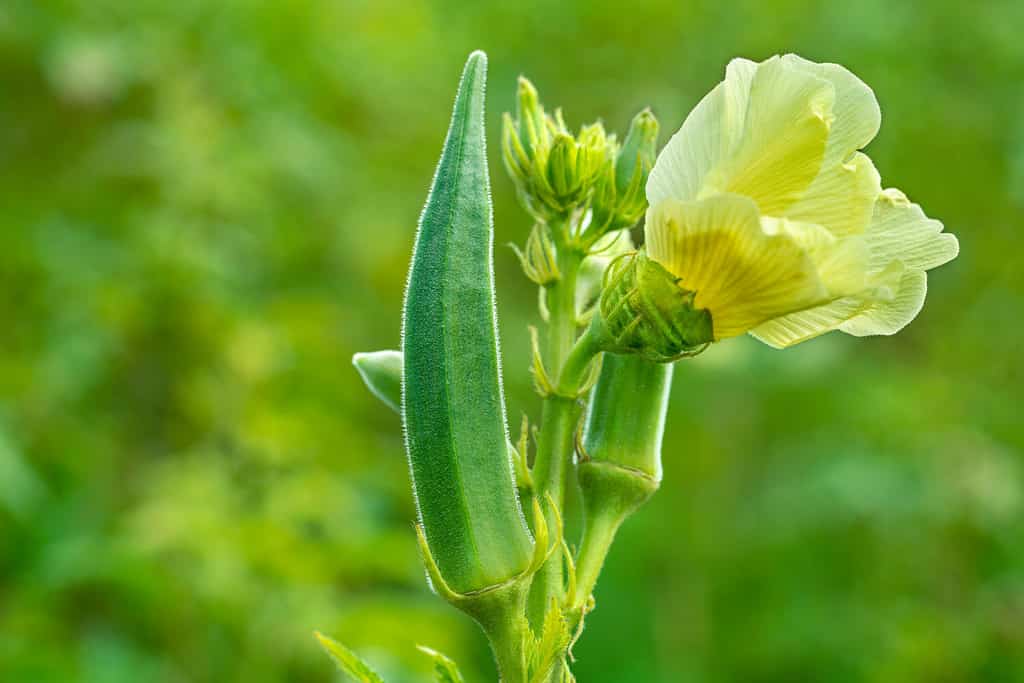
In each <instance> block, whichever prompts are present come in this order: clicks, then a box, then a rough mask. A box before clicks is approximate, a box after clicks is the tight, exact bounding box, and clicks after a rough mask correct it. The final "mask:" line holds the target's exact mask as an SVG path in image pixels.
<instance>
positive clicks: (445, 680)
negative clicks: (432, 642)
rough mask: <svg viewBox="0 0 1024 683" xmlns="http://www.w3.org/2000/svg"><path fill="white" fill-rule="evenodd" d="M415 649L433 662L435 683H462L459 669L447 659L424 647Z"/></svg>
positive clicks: (419, 646) (420, 646)
mask: <svg viewBox="0 0 1024 683" xmlns="http://www.w3.org/2000/svg"><path fill="white" fill-rule="evenodd" d="M416 648H417V649H418V650H419V651H420V652H422V653H423V654H425V655H427V656H428V657H430V658H431V659H433V660H434V675H435V679H436V680H437V683H464V681H463V678H462V674H461V673H459V667H458V666H456V665H455V662H453V661H452V660H451V659H449V658H448V657H446V656H444V655H443V654H441V653H440V652H438V651H437V650H434V649H431V648H429V647H426V646H424V645H417V646H416Z"/></svg>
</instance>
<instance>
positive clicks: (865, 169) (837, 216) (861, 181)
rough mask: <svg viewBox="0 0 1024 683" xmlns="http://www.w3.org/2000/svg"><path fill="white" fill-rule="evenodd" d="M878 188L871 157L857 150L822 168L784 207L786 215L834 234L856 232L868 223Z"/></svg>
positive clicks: (879, 189)
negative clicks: (841, 159)
mask: <svg viewBox="0 0 1024 683" xmlns="http://www.w3.org/2000/svg"><path fill="white" fill-rule="evenodd" d="M881 191H882V185H881V179H880V178H879V176H878V171H876V170H875V166H874V164H872V163H871V159H869V158H868V157H867V155H865V154H861V153H859V152H857V153H855V154H854V155H853V157H852V158H851V159H850V160H849V161H846V162H841V163H837V164H834V165H832V166H830V167H828V168H823V169H822V171H821V173H819V174H818V177H817V178H815V179H814V182H812V183H811V186H810V187H809V188H807V192H806V193H805V194H804V196H803V197H801V198H800V200H799V201H797V202H796V203H795V204H793V205H792V206H791V207H789V208H788V209H787V210H786V217H788V218H792V219H794V220H798V221H804V222H807V223H817V224H818V225H823V226H825V227H826V228H828V229H829V231H831V232H832V234H834V235H836V236H837V237H844V236H847V235H856V234H859V233H862V232H864V231H865V230H866V229H867V226H868V225H869V224H870V222H871V213H872V209H873V207H874V204H875V198H877V197H878V194H879V193H880V192H881Z"/></svg>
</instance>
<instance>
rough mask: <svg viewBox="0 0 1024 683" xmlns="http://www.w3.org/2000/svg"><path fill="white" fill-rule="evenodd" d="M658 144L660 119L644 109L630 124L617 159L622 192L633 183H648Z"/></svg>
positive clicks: (617, 183)
mask: <svg viewBox="0 0 1024 683" xmlns="http://www.w3.org/2000/svg"><path fill="white" fill-rule="evenodd" d="M657 144H658V119H656V118H654V114H653V113H651V110H650V109H644V110H643V111H642V112H640V113H639V114H637V115H636V116H634V117H633V121H632V122H631V123H630V124H629V132H628V133H626V139H625V141H624V142H623V143H622V149H621V150H620V151H619V156H618V159H616V160H615V184H616V187H617V188H618V190H619V192H620V193H625V192H626V191H627V189H628V188H629V187H630V186H631V185H634V184H639V185H640V187H641V188H643V186H644V185H646V184H647V174H648V173H650V171H651V167H652V166H654V160H655V158H656V157H657V154H658V150H657ZM645 205H646V201H645Z"/></svg>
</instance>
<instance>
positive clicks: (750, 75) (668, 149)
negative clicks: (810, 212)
mask: <svg viewBox="0 0 1024 683" xmlns="http://www.w3.org/2000/svg"><path fill="white" fill-rule="evenodd" d="M834 97H835V95H834V90H833V86H832V84H831V82H829V81H828V80H825V79H822V78H819V77H817V76H815V75H813V74H811V73H807V72H806V70H798V69H795V68H791V67H790V66H788V65H787V64H786V63H785V62H784V61H783V60H782V58H780V57H773V58H771V59H769V60H767V61H765V62H762V63H760V64H755V63H753V62H750V61H748V60H740V59H737V60H733V61H732V62H730V64H729V67H728V68H727V69H726V78H725V81H723V82H722V83H720V84H719V85H718V86H716V87H715V88H714V89H713V90H712V91H711V92H710V93H708V95H707V96H706V97H704V99H703V100H701V101H700V103H699V104H698V105H697V106H696V107H695V108H694V110H693V111H692V112H691V113H690V115H689V116H688V117H687V118H686V121H685V122H684V123H683V126H682V128H680V129H679V131H678V132H677V133H676V134H675V135H674V136H673V137H672V139H671V140H669V142H668V144H667V145H666V146H665V148H664V149H663V150H662V152H661V154H660V155H659V156H658V160H657V161H656V162H655V164H654V168H653V169H652V171H651V174H650V177H649V179H648V182H647V198H648V201H649V202H650V204H651V205H652V206H653V205H655V204H657V203H659V202H661V201H662V200H665V199H679V200H690V199H698V198H704V197H708V196H712V195H715V194H721V193H732V194H742V195H746V196H748V197H751V198H752V199H754V201H756V202H757V204H758V206H759V208H760V210H761V213H763V214H766V215H782V212H783V210H785V208H787V207H788V206H790V205H792V204H793V203H794V202H796V201H797V200H798V199H799V198H800V196H801V195H802V194H803V193H804V192H805V191H806V190H807V188H808V186H809V185H810V184H811V182H812V181H813V180H814V178H815V177H816V176H817V175H818V172H819V170H820V169H821V165H822V161H823V159H824V155H825V147H826V143H827V140H828V135H829V125H830V121H831V119H832V115H831V110H832V104H833V101H834Z"/></svg>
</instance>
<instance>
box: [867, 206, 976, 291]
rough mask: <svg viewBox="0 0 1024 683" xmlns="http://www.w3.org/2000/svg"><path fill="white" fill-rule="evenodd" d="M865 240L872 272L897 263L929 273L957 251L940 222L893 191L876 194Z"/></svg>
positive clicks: (954, 237) (952, 236)
mask: <svg viewBox="0 0 1024 683" xmlns="http://www.w3.org/2000/svg"><path fill="white" fill-rule="evenodd" d="M865 238H866V239H867V241H868V248H869V250H870V254H871V256H870V263H869V268H870V269H871V270H872V271H873V272H880V271H882V270H884V269H885V268H887V267H888V266H889V264H890V263H892V262H893V261H897V260H898V261H902V262H903V263H904V264H905V265H906V266H907V267H908V268H911V269H919V270H928V269H931V268H935V267H937V266H941V265H942V264H943V263H947V262H949V261H952V260H953V259H954V258H956V255H957V254H958V253H959V251H960V245H959V242H957V239H956V236H955V235H952V234H949V233H943V232H942V223H940V222H939V221H937V220H934V219H932V218H928V216H926V215H925V214H924V211H922V210H921V207H920V206H919V205H917V204H914V203H912V202H911V201H910V200H909V199H907V196H906V195H905V194H903V193H902V192H900V191H899V190H897V189H894V188H889V189H887V190H885V191H883V192H882V193H881V195H879V197H878V201H876V202H875V208H874V214H873V216H872V220H871V226H870V227H869V228H868V230H867V233H866V234H865Z"/></svg>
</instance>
